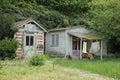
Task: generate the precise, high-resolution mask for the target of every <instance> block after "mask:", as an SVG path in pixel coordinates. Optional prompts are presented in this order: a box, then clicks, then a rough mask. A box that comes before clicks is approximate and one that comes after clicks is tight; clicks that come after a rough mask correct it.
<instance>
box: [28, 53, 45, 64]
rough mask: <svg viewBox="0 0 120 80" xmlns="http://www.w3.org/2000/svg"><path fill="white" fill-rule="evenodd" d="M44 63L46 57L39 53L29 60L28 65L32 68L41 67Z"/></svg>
mask: <svg viewBox="0 0 120 80" xmlns="http://www.w3.org/2000/svg"><path fill="white" fill-rule="evenodd" d="M45 61H46V56H45V55H43V54H41V53H36V54H34V55H33V56H32V57H31V58H30V64H31V65H34V66H38V65H43V64H44V63H45Z"/></svg>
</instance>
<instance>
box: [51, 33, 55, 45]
mask: <svg viewBox="0 0 120 80" xmlns="http://www.w3.org/2000/svg"><path fill="white" fill-rule="evenodd" d="M52 45H55V35H52Z"/></svg>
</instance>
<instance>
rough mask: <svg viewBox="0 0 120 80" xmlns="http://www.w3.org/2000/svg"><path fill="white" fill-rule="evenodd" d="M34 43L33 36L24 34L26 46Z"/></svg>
mask: <svg viewBox="0 0 120 80" xmlns="http://www.w3.org/2000/svg"><path fill="white" fill-rule="evenodd" d="M33 45H34V36H26V46H33Z"/></svg>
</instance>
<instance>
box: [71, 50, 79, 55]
mask: <svg viewBox="0 0 120 80" xmlns="http://www.w3.org/2000/svg"><path fill="white" fill-rule="evenodd" d="M72 55H73V56H79V55H80V50H72Z"/></svg>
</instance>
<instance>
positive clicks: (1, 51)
mask: <svg viewBox="0 0 120 80" xmlns="http://www.w3.org/2000/svg"><path fill="white" fill-rule="evenodd" d="M17 47H18V41H16V40H15V39H8V38H5V39H3V40H1V41H0V59H2V60H3V59H5V58H9V59H12V58H15V51H16V49H17Z"/></svg>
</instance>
